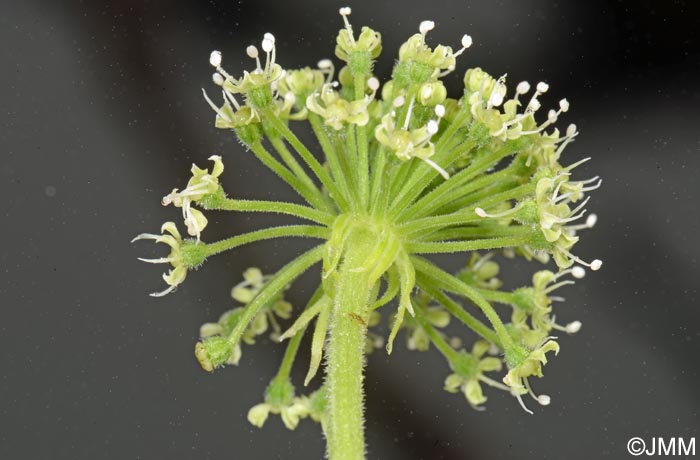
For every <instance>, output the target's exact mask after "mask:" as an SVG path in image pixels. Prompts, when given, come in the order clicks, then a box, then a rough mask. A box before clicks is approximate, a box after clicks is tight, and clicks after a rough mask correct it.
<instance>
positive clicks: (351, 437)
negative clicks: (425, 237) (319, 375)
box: [326, 231, 374, 460]
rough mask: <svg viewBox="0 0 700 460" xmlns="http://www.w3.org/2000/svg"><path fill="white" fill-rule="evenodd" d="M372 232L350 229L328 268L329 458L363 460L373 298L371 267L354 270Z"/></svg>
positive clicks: (369, 245)
mask: <svg viewBox="0 0 700 460" xmlns="http://www.w3.org/2000/svg"><path fill="white" fill-rule="evenodd" d="M373 248H374V241H373V238H372V235H370V234H368V233H364V232H361V231H359V232H355V233H354V234H353V235H351V237H350V238H349V241H348V245H347V251H346V256H345V259H344V260H343V261H342V262H341V265H340V268H339V269H338V271H337V272H336V273H334V274H333V276H334V277H335V279H334V298H333V310H332V316H331V324H330V338H329V341H328V350H327V361H326V388H327V398H328V413H327V417H328V420H327V432H326V439H327V447H328V458H329V459H330V460H363V459H364V458H365V442H364V418H363V411H364V392H363V388H362V382H363V380H364V375H363V371H364V360H365V357H364V352H365V340H366V335H367V320H368V318H369V308H368V304H369V303H370V302H371V301H372V299H371V292H372V286H370V273H369V271H368V270H358V268H360V267H362V266H363V265H364V263H365V262H366V260H367V259H369V258H370V257H371V255H372V251H373Z"/></svg>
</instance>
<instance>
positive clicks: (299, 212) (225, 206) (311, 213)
mask: <svg viewBox="0 0 700 460" xmlns="http://www.w3.org/2000/svg"><path fill="white" fill-rule="evenodd" d="M216 209H219V210H222V211H240V212H274V213H277V214H287V215H290V216H294V217H299V218H300V219H306V220H310V221H312V222H317V223H319V224H322V225H330V224H331V223H332V222H333V220H334V219H335V216H333V215H331V214H328V213H326V212H323V211H319V210H317V209H314V208H309V207H307V206H302V205H299V204H294V203H287V202H283V201H262V200H234V199H230V198H227V199H226V200H224V201H222V202H221V203H219V205H218V206H217V208H216Z"/></svg>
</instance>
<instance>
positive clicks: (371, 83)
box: [367, 77, 379, 91]
mask: <svg viewBox="0 0 700 460" xmlns="http://www.w3.org/2000/svg"><path fill="white" fill-rule="evenodd" d="M367 87H368V88H369V89H371V90H372V91H377V90H378V89H379V80H377V79H376V78H374V77H372V78H370V79H369V80H367Z"/></svg>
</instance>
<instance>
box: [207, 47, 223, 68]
mask: <svg viewBox="0 0 700 460" xmlns="http://www.w3.org/2000/svg"><path fill="white" fill-rule="evenodd" d="M209 64H211V65H212V67H220V66H221V51H216V50H215V51H212V52H211V54H210V55H209Z"/></svg>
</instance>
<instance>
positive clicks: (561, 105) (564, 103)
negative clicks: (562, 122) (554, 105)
mask: <svg viewBox="0 0 700 460" xmlns="http://www.w3.org/2000/svg"><path fill="white" fill-rule="evenodd" d="M559 110H561V111H562V112H567V111H568V110H569V101H567V100H566V99H562V100H561V101H559Z"/></svg>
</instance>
